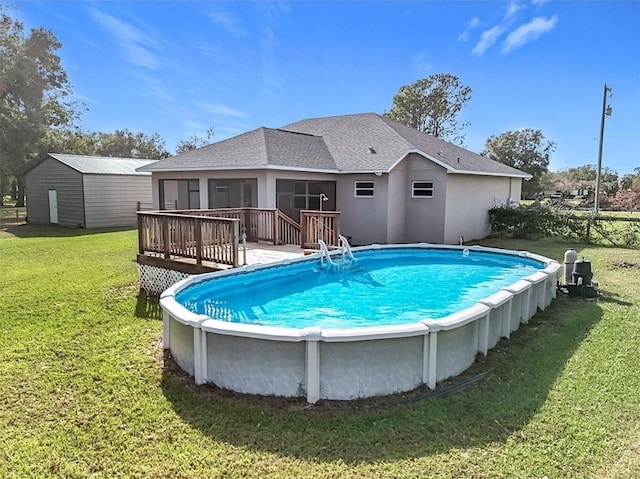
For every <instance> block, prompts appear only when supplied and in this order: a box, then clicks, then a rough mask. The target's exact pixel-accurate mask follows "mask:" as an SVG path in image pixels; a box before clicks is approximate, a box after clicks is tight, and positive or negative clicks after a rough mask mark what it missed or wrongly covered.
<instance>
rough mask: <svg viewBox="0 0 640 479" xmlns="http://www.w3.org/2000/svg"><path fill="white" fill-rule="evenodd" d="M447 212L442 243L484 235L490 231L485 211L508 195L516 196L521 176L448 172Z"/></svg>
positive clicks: (519, 187)
mask: <svg viewBox="0 0 640 479" xmlns="http://www.w3.org/2000/svg"><path fill="white" fill-rule="evenodd" d="M448 180H449V181H448V187H447V196H446V209H447V216H446V221H445V222H444V239H443V242H444V243H448V244H454V243H458V242H459V241H460V238H461V237H462V238H464V240H465V241H470V240H474V239H481V238H485V237H486V236H488V235H489V234H490V233H491V225H490V224H489V215H488V211H489V209H490V208H492V207H493V206H495V205H505V204H507V201H508V199H509V198H514V199H519V198H520V190H521V186H522V180H520V179H518V178H508V177H498V176H480V175H457V174H450V175H448Z"/></svg>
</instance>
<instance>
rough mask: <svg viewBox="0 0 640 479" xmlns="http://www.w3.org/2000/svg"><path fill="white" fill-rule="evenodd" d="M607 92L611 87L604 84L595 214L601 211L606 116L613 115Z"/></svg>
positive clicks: (609, 91) (594, 205)
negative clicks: (601, 177) (601, 178)
mask: <svg viewBox="0 0 640 479" xmlns="http://www.w3.org/2000/svg"><path fill="white" fill-rule="evenodd" d="M607 93H611V87H608V86H607V84H606V83H605V84H604V92H603V94H602V117H601V118H600V144H599V146H598V169H597V171H596V197H595V202H594V204H593V210H594V212H595V214H598V213H599V212H600V176H601V175H602V143H603V141H604V117H605V116H611V105H607Z"/></svg>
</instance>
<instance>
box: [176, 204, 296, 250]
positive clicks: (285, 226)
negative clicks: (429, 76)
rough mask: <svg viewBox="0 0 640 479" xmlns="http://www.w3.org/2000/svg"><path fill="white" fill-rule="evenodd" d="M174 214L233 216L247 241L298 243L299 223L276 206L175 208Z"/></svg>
mask: <svg viewBox="0 0 640 479" xmlns="http://www.w3.org/2000/svg"><path fill="white" fill-rule="evenodd" d="M172 213H174V214H186V215H197V216H210V217H217V218H235V219H238V220H240V232H241V233H245V234H246V235H247V241H268V242H270V243H273V244H276V245H278V244H294V245H299V244H300V225H299V224H298V223H296V222H295V221H293V220H292V219H291V218H289V217H288V216H287V215H285V214H284V213H282V212H281V211H280V210H278V209H276V208H216V209H210V210H177V211H172Z"/></svg>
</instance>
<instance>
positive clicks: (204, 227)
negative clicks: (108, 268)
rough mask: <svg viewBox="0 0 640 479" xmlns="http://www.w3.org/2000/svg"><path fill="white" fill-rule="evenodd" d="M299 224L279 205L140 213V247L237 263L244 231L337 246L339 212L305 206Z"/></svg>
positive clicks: (261, 237) (274, 239) (279, 240)
mask: <svg viewBox="0 0 640 479" xmlns="http://www.w3.org/2000/svg"><path fill="white" fill-rule="evenodd" d="M300 219H301V223H302V225H299V224H298V223H296V222H295V221H294V220H292V219H291V218H289V217H288V216H287V215H285V214H284V213H282V212H280V211H279V210H278V209H275V208H273V209H265V208H217V209H210V210H172V211H139V212H138V250H139V253H140V255H150V256H156V257H159V258H164V259H167V260H176V259H182V258H189V259H195V262H196V264H197V265H201V264H202V262H203V261H207V262H212V263H218V264H224V265H230V266H233V267H236V266H238V264H239V259H238V258H239V254H238V250H239V244H240V241H241V239H242V234H243V233H244V234H246V235H247V236H246V239H247V241H250V242H255V241H266V242H270V243H272V244H274V245H283V244H292V245H300V246H301V247H302V248H313V249H317V248H318V247H319V243H318V240H322V241H324V242H325V243H326V244H328V245H337V244H338V236H339V234H340V213H339V212H336V211H311V210H305V211H302V212H301V214H300Z"/></svg>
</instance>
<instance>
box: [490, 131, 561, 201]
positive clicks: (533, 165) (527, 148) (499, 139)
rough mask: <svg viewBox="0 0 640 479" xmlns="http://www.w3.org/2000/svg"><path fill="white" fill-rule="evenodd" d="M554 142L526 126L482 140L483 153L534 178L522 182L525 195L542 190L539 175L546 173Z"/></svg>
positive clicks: (528, 195) (532, 194) (530, 196)
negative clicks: (484, 141)
mask: <svg viewBox="0 0 640 479" xmlns="http://www.w3.org/2000/svg"><path fill="white" fill-rule="evenodd" d="M555 146H556V144H555V143H554V142H552V141H546V142H545V138H544V136H543V135H542V132H541V131H540V130H532V129H530V128H526V129H523V130H517V131H507V132H504V133H502V134H501V135H499V136H491V137H489V139H487V142H486V143H485V149H484V151H483V152H482V154H483V155H484V156H486V157H487V158H490V159H492V160H496V161H499V162H500V163H504V164H505V165H509V166H512V167H514V168H517V169H519V170H521V171H524V172H525V173H529V174H530V175H532V176H533V178H532V179H531V180H529V181H525V182H524V183H523V185H522V194H523V196H524V197H525V198H532V197H533V196H534V195H535V193H538V192H540V191H541V183H540V181H541V178H542V175H543V174H544V173H547V171H548V167H549V157H550V156H551V153H553V151H554V149H555Z"/></svg>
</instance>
